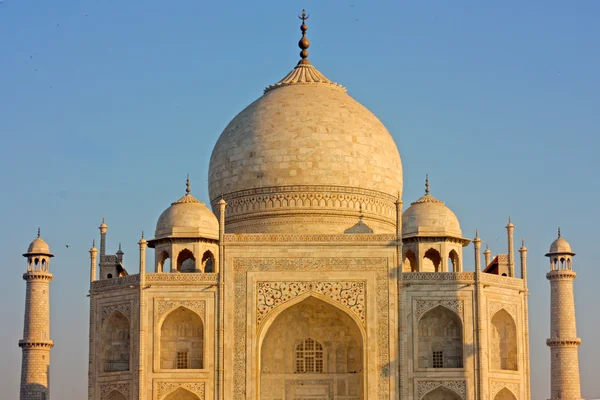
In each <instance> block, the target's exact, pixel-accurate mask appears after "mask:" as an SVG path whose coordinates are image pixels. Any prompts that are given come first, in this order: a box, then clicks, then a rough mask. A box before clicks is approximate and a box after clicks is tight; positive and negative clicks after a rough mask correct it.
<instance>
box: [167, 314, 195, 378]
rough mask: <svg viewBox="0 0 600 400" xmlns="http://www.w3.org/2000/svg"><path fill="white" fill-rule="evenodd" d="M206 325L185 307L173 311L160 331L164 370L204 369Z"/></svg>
mask: <svg viewBox="0 0 600 400" xmlns="http://www.w3.org/2000/svg"><path fill="white" fill-rule="evenodd" d="M203 359H204V323H203V322H202V319H201V318H200V317H199V316H198V314H196V313H195V312H193V311H191V310H188V309H187V308H185V307H179V308H177V309H176V310H174V311H172V312H171V313H170V314H169V315H168V316H167V318H166V319H165V321H164V322H163V324H162V327H161V329H160V366H161V368H163V369H202V368H203Z"/></svg>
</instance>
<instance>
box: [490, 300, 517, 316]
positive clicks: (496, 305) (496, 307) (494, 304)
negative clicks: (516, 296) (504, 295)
mask: <svg viewBox="0 0 600 400" xmlns="http://www.w3.org/2000/svg"><path fill="white" fill-rule="evenodd" d="M501 309H505V310H506V312H507V313H509V314H510V316H511V317H513V319H514V320H515V321H517V305H516V304H512V303H501V302H498V301H490V302H488V315H489V318H490V320H491V319H492V317H493V316H494V315H495V314H496V313H497V312H498V311H500V310H501Z"/></svg>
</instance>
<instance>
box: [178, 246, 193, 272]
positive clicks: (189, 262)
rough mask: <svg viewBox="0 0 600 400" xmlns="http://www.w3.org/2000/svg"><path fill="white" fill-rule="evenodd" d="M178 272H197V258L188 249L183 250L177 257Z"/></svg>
mask: <svg viewBox="0 0 600 400" xmlns="http://www.w3.org/2000/svg"><path fill="white" fill-rule="evenodd" d="M177 271H179V272H195V271H196V257H194V253H192V252H191V251H190V250H188V249H183V250H181V251H180V252H179V255H178V256H177Z"/></svg>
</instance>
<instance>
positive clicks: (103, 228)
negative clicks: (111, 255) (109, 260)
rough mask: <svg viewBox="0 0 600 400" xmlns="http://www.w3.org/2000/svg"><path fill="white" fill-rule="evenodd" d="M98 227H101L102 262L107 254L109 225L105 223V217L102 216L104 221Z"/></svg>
mask: <svg viewBox="0 0 600 400" xmlns="http://www.w3.org/2000/svg"><path fill="white" fill-rule="evenodd" d="M98 229H100V262H102V259H103V258H104V256H105V255H106V231H108V226H107V225H106V224H105V223H104V217H102V223H101V224H100V226H99V227H98Z"/></svg>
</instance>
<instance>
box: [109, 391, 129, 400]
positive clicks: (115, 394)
mask: <svg viewBox="0 0 600 400" xmlns="http://www.w3.org/2000/svg"><path fill="white" fill-rule="evenodd" d="M106 400H127V397H125V395H124V394H123V393H121V392H119V391H118V390H113V391H112V392H110V394H109V395H108V397H107V398H106Z"/></svg>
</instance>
